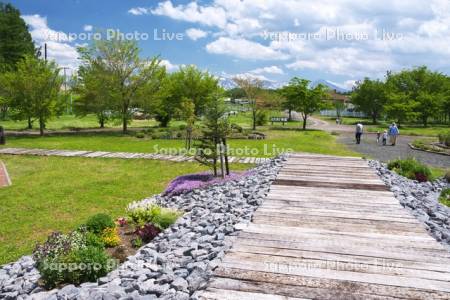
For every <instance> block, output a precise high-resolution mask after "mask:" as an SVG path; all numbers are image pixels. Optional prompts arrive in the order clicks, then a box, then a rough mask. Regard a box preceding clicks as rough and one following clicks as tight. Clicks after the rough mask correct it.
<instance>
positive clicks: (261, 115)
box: [255, 110, 268, 126]
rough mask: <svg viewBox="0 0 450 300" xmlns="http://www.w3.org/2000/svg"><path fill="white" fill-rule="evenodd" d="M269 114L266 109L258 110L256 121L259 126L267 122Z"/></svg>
mask: <svg viewBox="0 0 450 300" xmlns="http://www.w3.org/2000/svg"><path fill="white" fill-rule="evenodd" d="M267 120H268V119H267V114H266V113H265V112H264V111H261V110H260V111H258V112H256V119H255V121H256V122H255V123H256V125H257V126H263V125H266V124H267Z"/></svg>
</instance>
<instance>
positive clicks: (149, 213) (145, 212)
mask: <svg viewBox="0 0 450 300" xmlns="http://www.w3.org/2000/svg"><path fill="white" fill-rule="evenodd" d="M160 210H161V207H159V206H158V205H150V206H148V207H145V208H143V207H138V208H132V209H128V210H127V213H128V217H129V218H130V221H131V222H133V223H134V224H135V225H138V226H142V225H145V224H146V223H150V222H152V220H153V218H154V216H155V215H157V214H159V212H160Z"/></svg>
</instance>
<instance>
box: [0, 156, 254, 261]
mask: <svg viewBox="0 0 450 300" xmlns="http://www.w3.org/2000/svg"><path fill="white" fill-rule="evenodd" d="M0 160H2V161H3V162H4V163H5V165H6V167H7V169H8V172H9V174H10V177H11V180H12V186H9V187H5V188H1V189H0V199H1V205H0V219H1V226H0V265H1V264H4V263H7V262H10V261H14V260H16V259H17V258H19V257H20V256H22V255H24V254H30V253H31V251H32V249H33V248H34V246H35V244H36V242H39V241H43V240H44V239H45V238H46V237H47V235H48V234H49V233H51V232H52V231H54V230H60V231H69V230H72V229H73V228H75V227H76V226H78V225H79V224H81V223H83V222H84V221H86V219H87V218H88V217H89V216H90V215H93V214H95V213H99V212H106V213H109V214H111V215H112V216H113V217H118V216H122V215H124V213H125V207H126V205H127V204H128V203H130V202H132V201H135V200H140V199H143V198H145V197H149V196H151V195H153V194H157V193H160V192H161V191H163V190H164V188H165V187H166V185H167V184H168V182H170V181H171V180H172V179H174V178H175V177H176V176H179V175H183V174H188V173H195V172H200V171H204V170H206V168H205V167H203V166H200V165H199V164H196V163H174V162H167V161H152V160H120V159H88V158H60V157H33V156H7V155H0ZM249 167H250V166H248V165H246V166H244V165H232V169H245V168H249Z"/></svg>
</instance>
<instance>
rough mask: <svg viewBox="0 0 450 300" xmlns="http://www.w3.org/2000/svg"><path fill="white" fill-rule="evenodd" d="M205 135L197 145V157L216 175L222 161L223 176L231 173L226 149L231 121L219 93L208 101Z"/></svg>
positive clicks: (205, 116) (205, 115) (205, 114)
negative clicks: (229, 121)
mask: <svg viewBox="0 0 450 300" xmlns="http://www.w3.org/2000/svg"><path fill="white" fill-rule="evenodd" d="M203 123H204V126H205V127H204V130H203V137H202V138H201V139H200V141H199V143H198V144H197V145H196V148H197V155H196V156H195V159H196V160H197V161H198V162H199V163H201V164H203V165H206V166H208V167H210V168H212V170H213V172H214V176H218V169H217V164H218V163H220V170H221V173H220V174H221V176H222V178H224V177H225V175H229V174H230V170H229V166H228V156H227V149H226V138H227V135H228V134H229V123H228V118H227V116H226V109H225V105H224V102H223V100H222V99H221V98H220V97H219V96H218V95H217V96H214V97H212V99H211V100H210V101H208V105H207V106H206V107H205V113H204V120H203Z"/></svg>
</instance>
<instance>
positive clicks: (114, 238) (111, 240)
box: [101, 228, 120, 247]
mask: <svg viewBox="0 0 450 300" xmlns="http://www.w3.org/2000/svg"><path fill="white" fill-rule="evenodd" d="M101 238H102V241H103V243H104V244H105V246H106V247H116V246H118V245H120V236H119V232H118V231H117V228H105V229H104V230H103V232H102V235H101Z"/></svg>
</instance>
